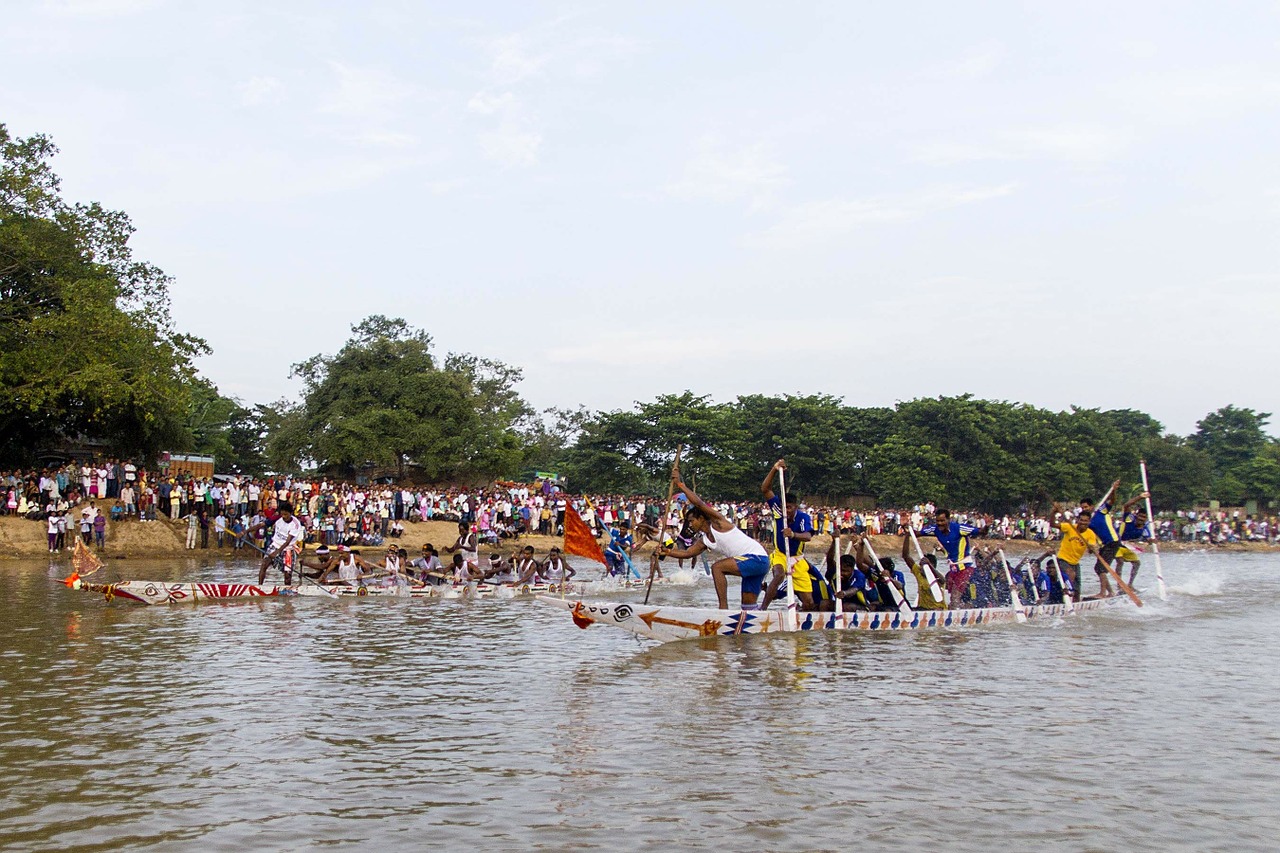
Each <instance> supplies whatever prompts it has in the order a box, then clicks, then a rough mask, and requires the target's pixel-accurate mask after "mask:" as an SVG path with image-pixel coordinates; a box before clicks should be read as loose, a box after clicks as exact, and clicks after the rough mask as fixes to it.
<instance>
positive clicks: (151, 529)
mask: <svg viewBox="0 0 1280 853" xmlns="http://www.w3.org/2000/svg"><path fill="white" fill-rule="evenodd" d="M73 515H74V514H73ZM46 531H47V527H46V525H45V522H43V521H29V520H27V519H25V518H14V517H12V516H5V517H0V558H23V559H28V558H32V557H37V558H38V557H44V556H47V555H48V553H49V545H48V539H47V537H46ZM73 535H78V534H72V533H71V532H68V534H67V536H68V546H71V545H72V544H73V543H74V539H72V538H71V537H72V536H73ZM457 535H458V528H457V525H456V524H455V523H454V522H449V521H427V522H421V523H414V522H409V523H406V524H405V532H404V536H403V538H400V539H388V540H387V542H395V543H396V544H398V545H399V546H400V547H402V548H405V549H406V550H408V551H409V553H410V555H411V556H417V555H418V553H419V552H420V549H421V548H422V545H423V543H425V542H430V543H431V544H433V545H435V547H436V549H437V550H439V551H441V552H443V551H444V549H445V548H446V547H447V546H449V545H452V544H453V543H454V540H455V539H456V538H457ZM186 539H187V524H186V522H185V521H182V522H171V521H167V520H157V521H147V522H142V521H135V520H128V521H119V522H111V521H108V522H107V536H106V542H107V544H106V548H104V549H103V550H102V552H101V556H102V557H103V558H104V559H113V560H118V559H127V558H130V557H132V558H155V557H170V556H173V557H178V556H193V555H194V553H202V554H209V553H216V552H217V550H218V548H217V540H216V537H215V536H214V534H213V533H212V531H211V532H210V534H209V548H208V550H205V549H202V548H200V545H199V540H198V539H197V542H196V551H195V552H191V551H188V550H187V547H186ZM830 541H831V540H830V538H829V537H827V536H818V537H816V538H815V539H814V541H813V542H812V543H811V545H810V546H809V549H808V552H809V554H810V556H813V557H816V558H817V559H819V560H821V555H822V554H824V553H825V552H826V550H827V546H828V543H829V542H830ZM930 541H931V540H927V539H926V540H925V541H924V542H922V543H921V544H923V545H924V546H925V547H929V543H930ZM979 541H980V543H981V544H982V545H984V546H985V547H1003V548H1004V549H1005V553H1006V554H1009V555H1010V556H1015V555H1016V556H1018V557H1021V556H1023V555H1025V554H1031V555H1038V554H1041V553H1044V552H1045V551H1047V550H1049V549H1050V548H1056V547H1057V543H1048V544H1046V543H1041V542H1030V543H1028V542H1023V541H1021V540H1017V539H1014V540H1009V541H1007V542H1006V541H1002V540H979ZM525 545H532V546H533V548H534V551H535V552H536V553H537V555H538V556H539V557H544V556H546V553H547V551H548V550H549V549H551V548H552V547H560V546H562V545H563V539H562V538H561V537H559V536H524V537H521V538H520V540H519V541H518V542H516V541H511V540H504V541H503V542H502V544H501V545H500V546H498V547H489V546H484V547H482V548H481V549H480V550H481V553H482V554H486V555H487V554H489V553H491V552H493V551H497V552H499V553H502V554H504V555H505V554H510V553H512V552H514V551H516V550H518V549H519V548H523V547H524V546H525ZM872 545H873V547H874V548H875V549H876V552H877V553H878V554H879V555H880V556H882V557H894V558H897V556H898V555H899V554H900V553H901V550H902V539H901V538H900V537H898V536H875V537H872ZM385 547H386V546H385V545H383V546H377V545H372V546H370V545H366V546H364V551H365V552H366V556H367V555H368V554H369V553H374V552H377V551H380V550H382V548H385ZM1160 547H1161V550H1164V551H1167V552H1174V551H1198V550H1202V549H1203V548H1204V547H1205V546H1203V545H1197V544H1193V543H1181V542H1169V543H1164V544H1162V545H1161V546H1160ZM652 548H653V546H652V545H646V546H644V547H642V548H641V549H640V554H641V555H643V556H645V557H647V555H648V554H649V552H650V551H651V550H652ZM223 550H224V551H227V552H230V551H231V542H230V537H227V539H226V540H225V545H224V546H223ZM1213 550H1215V551H1221V552H1237V551H1277V550H1280V548H1277V547H1276V546H1272V545H1264V544H1262V543H1256V542H1248V543H1241V544H1238V545H1218V546H1213ZM70 551H71V549H70V547H68V548H66V549H64V550H63V552H62V556H63V557H64V558H66V557H69V556H70ZM247 553H250V552H246V555H247ZM441 559H443V560H444V561H445V562H446V563H447V562H448V561H449V558H448V555H447V554H442V555H441Z"/></svg>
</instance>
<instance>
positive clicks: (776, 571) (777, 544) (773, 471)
mask: <svg viewBox="0 0 1280 853" xmlns="http://www.w3.org/2000/svg"><path fill="white" fill-rule="evenodd" d="M786 468H787V463H786V460H784V459H779V460H778V461H777V462H775V463H773V467H772V468H770V469H769V473H767V474H765V475H764V482H762V483H761V484H760V494H762V495H764V502H765V506H766V507H767V511H768V512H769V514H770V515H771V516H772V517H773V553H771V554H770V555H769V565H770V566H771V567H772V568H773V578H772V579H771V580H770V581H769V588H768V589H767V590H765V593H764V600H763V601H762V602H760V609H761V610H768V609H769V603H770V602H772V601H773V599H774V596H776V595H777V593H778V587H779V586H781V584H782V578H783V577H784V576H785V575H786V572H787V563H788V558H791V559H790V563H791V580H790V583H791V587H792V589H794V590H795V593H796V598H798V599H800V604H801V609H803V610H814V609H815V602H814V600H813V579H812V577H811V576H810V574H809V561H808V560H806V559H805V558H804V557H803V556H802V555H803V554H804V545H805V543H806V542H808V541H809V540H810V539H812V538H813V519H811V518H810V517H809V515H808V513H804V512H801V511H800V496H799V495H791V496H790V497H791V500H792V503H791V505H790V506H789V507H787V512H788V514H789V515H790V516H791V517H790V518H787V519H784V518H783V517H782V499H781V498H779V497H778V496H777V495H775V494H774V493H773V478H774V477H776V476H777V474H778V472H779V471H785V470H786Z"/></svg>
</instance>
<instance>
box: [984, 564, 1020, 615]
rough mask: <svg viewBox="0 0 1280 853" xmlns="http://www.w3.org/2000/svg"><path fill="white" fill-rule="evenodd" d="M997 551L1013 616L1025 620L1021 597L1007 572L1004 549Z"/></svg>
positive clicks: (1007, 565) (1007, 566) (1011, 576)
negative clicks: (1007, 586) (1007, 587)
mask: <svg viewBox="0 0 1280 853" xmlns="http://www.w3.org/2000/svg"><path fill="white" fill-rule="evenodd" d="M999 553H1000V562H1001V563H1002V564H1003V565H1004V579H1005V581H1006V582H1007V583H1008V584H1009V602H1010V606H1011V607H1012V608H1013V618H1014V619H1017V620H1018V621H1019V622H1026V621H1027V614H1026V613H1024V612H1023V611H1022V599H1021V598H1019V597H1018V590H1016V589H1014V586H1013V575H1012V574H1010V573H1009V561H1008V560H1006V559H1005V557H1004V549H1003V548H1001V549H999ZM984 571H985V570H984Z"/></svg>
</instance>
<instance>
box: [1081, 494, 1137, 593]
mask: <svg viewBox="0 0 1280 853" xmlns="http://www.w3.org/2000/svg"><path fill="white" fill-rule="evenodd" d="M1117 482H1119V481H1117ZM1115 489H1116V483H1112V484H1111V488H1109V489H1107V493H1106V494H1105V495H1103V496H1102V500H1100V501H1098V502H1097V503H1096V504H1094V510H1093V511H1094V512H1100V511H1101V510H1100V508H1101V507H1102V505H1103V504H1105V503H1106V502H1107V501H1108V500H1109V499H1110V498H1111V493H1112V492H1114V491H1115ZM1108 523H1109V522H1108ZM1097 559H1098V562H1100V563H1102V566H1103V568H1105V569H1106V570H1107V574H1109V575H1111V578H1112V580H1114V581H1115V582H1116V586H1118V587H1120V589H1121V590H1123V591H1124V594H1125V595H1127V596H1129V600H1130V601H1132V602H1133V603H1134V604H1135V605H1137V606H1138V607H1141V606H1142V599H1141V598H1138V594H1137V593H1136V592H1134V591H1133V587H1131V586H1129V585H1128V584H1127V583H1125V582H1124V579H1123V578H1121V577H1120V576H1119V575H1118V574H1116V570H1115V569H1114V568H1112V566H1111V561H1110V560H1104V559H1102V557H1101V556H1099V557H1098V558H1097Z"/></svg>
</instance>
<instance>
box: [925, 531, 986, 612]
mask: <svg viewBox="0 0 1280 853" xmlns="http://www.w3.org/2000/svg"><path fill="white" fill-rule="evenodd" d="M977 532H978V528H977V527H974V526H973V525H971V524H959V523H957V522H954V521H952V520H951V510H948V509H941V508H939V509H938V510H937V511H936V512H935V513H934V514H933V524H926V525H925V526H924V527H922V528H920V535H921V536H932V537H934V538H935V539H937V540H938V544H939V545H941V546H942V550H944V551H946V552H947V563H948V568H947V595H948V596H949V597H950V601H951V607H952V608H958V607H962V606H964V605H966V604H971V603H972V601H973V591H972V590H971V588H970V582H971V581H972V579H973V568H974V561H973V543H972V542H971V541H970V539H969V537H971V536H973V535H974V534H976V533H977Z"/></svg>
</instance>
